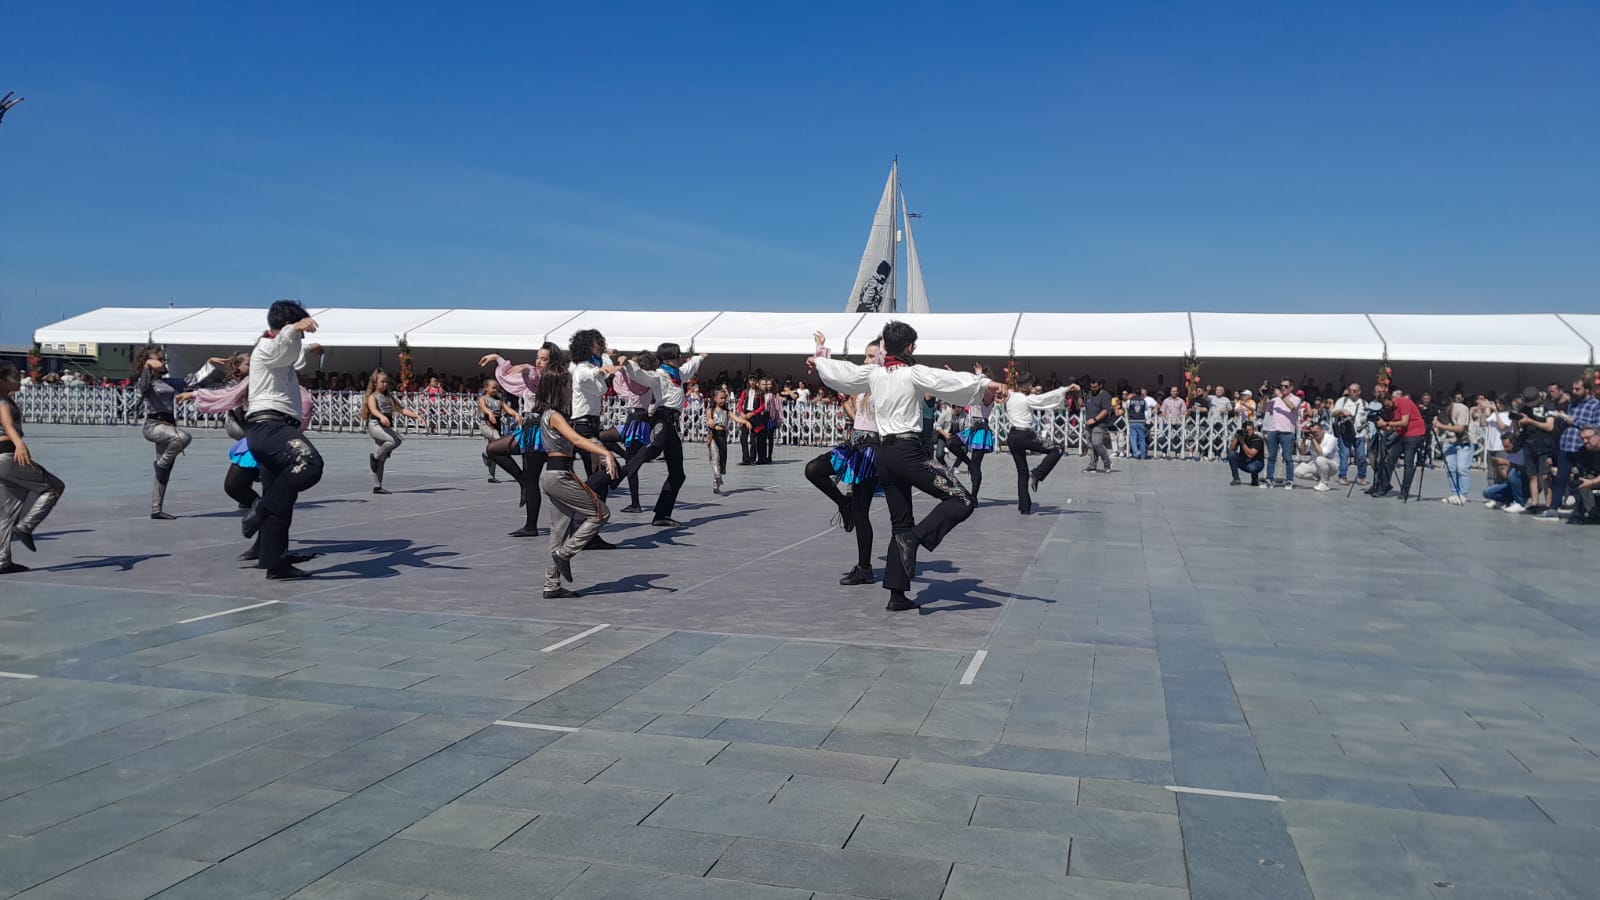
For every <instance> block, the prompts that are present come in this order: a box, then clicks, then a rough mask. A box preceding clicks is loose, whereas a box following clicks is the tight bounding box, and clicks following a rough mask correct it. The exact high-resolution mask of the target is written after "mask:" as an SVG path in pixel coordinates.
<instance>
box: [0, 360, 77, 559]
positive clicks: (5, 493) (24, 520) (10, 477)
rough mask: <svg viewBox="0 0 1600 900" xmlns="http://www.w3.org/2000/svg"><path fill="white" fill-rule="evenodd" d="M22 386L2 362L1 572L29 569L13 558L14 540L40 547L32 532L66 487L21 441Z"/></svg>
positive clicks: (11, 367) (19, 378) (14, 370)
mask: <svg viewBox="0 0 1600 900" xmlns="http://www.w3.org/2000/svg"><path fill="white" fill-rule="evenodd" d="M21 389H22V376H21V375H20V374H19V373H18V372H17V367H16V366H14V365H12V364H11V363H0V575H11V574H14V573H17V572H26V571H28V567H27V566H24V565H22V564H21V563H17V562H13V561H12V559H11V543H12V542H13V541H15V542H16V543H19V544H21V545H22V546H24V547H26V548H28V550H30V551H34V550H37V549H38V548H37V547H36V546H34V543H33V533H34V531H35V530H37V529H38V527H39V526H40V525H41V524H43V523H44V520H45V517H46V516H48V515H50V510H52V509H54V508H55V505H56V501H58V500H60V499H61V495H62V493H63V492H65V491H66V489H67V486H66V484H65V483H63V482H62V480H61V479H59V478H57V477H56V476H54V475H51V474H50V473H49V472H47V471H45V468H44V466H41V465H39V464H38V463H37V462H35V461H34V459H33V455H32V454H30V453H29V452H28V445H27V443H26V442H24V441H23V440H22V407H20V406H18V405H17V401H16V399H15V395H16V393H17V391H19V390H21ZM29 497H32V498H33V502H32V503H29V502H28V498H29Z"/></svg>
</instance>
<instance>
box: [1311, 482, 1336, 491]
mask: <svg viewBox="0 0 1600 900" xmlns="http://www.w3.org/2000/svg"><path fill="white" fill-rule="evenodd" d="M1312 490H1314V491H1323V492H1327V491H1331V490H1333V488H1331V487H1328V483H1327V482H1326V481H1319V482H1317V486H1316V487H1314V488H1312Z"/></svg>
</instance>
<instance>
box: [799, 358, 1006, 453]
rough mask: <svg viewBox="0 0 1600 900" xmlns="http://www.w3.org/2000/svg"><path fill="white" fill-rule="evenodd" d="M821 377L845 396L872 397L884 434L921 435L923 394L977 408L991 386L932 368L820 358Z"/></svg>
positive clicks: (968, 375)
mask: <svg viewBox="0 0 1600 900" xmlns="http://www.w3.org/2000/svg"><path fill="white" fill-rule="evenodd" d="M816 362H817V374H818V375H820V376H822V380H823V382H824V383H825V384H827V385H828V387H831V388H833V389H834V390H836V391H838V392H839V393H841V394H860V393H863V392H866V393H870V394H872V410H873V414H874V415H875V416H876V417H877V420H878V431H879V433H880V434H885V435H890V434H913V433H914V434H920V433H921V432H922V395H923V394H932V395H934V396H935V397H938V398H939V399H940V400H943V401H945V402H946V403H954V404H956V405H958V406H976V405H977V404H978V402H979V401H980V400H982V399H983V392H984V390H985V389H986V388H988V387H989V379H987V378H985V377H984V376H982V375H976V374H971V373H963V372H951V371H949V370H947V369H930V368H928V367H927V366H920V365H919V366H895V367H894V368H892V369H889V368H885V367H883V366H862V365H856V364H855V363H848V362H841V361H840V360H837V359H830V358H828V357H825V356H818V357H817V358H816Z"/></svg>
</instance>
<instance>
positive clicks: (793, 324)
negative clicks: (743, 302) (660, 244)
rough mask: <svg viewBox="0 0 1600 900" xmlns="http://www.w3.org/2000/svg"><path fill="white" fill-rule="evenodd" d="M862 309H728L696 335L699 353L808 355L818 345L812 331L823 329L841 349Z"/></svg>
mask: <svg viewBox="0 0 1600 900" xmlns="http://www.w3.org/2000/svg"><path fill="white" fill-rule="evenodd" d="M860 322H861V313H753V312H731V311H730V312H725V313H723V314H722V315H720V316H718V317H717V318H716V320H715V321H713V322H712V323H711V324H709V325H707V326H706V327H705V330H704V331H701V332H700V334H699V335H698V336H697V337H695V339H694V349H695V352H696V353H747V354H757V353H773V354H793V355H795V356H805V355H806V354H808V353H810V352H811V348H812V347H814V346H816V343H815V342H814V341H813V340H812V337H811V335H812V333H814V332H818V331H820V332H822V334H823V336H824V337H826V338H827V339H828V342H829V343H830V344H831V345H832V346H833V347H834V348H835V349H838V348H840V347H843V346H844V339H845V337H846V336H848V335H849V334H850V331H851V329H853V328H855V327H856V325H858V324H860Z"/></svg>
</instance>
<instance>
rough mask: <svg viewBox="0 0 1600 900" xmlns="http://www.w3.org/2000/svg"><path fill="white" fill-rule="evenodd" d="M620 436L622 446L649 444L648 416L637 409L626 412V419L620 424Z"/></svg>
mask: <svg viewBox="0 0 1600 900" xmlns="http://www.w3.org/2000/svg"><path fill="white" fill-rule="evenodd" d="M621 434H622V443H623V445H624V446H636V445H639V444H648V443H650V414H649V413H648V412H645V411H644V410H642V409H637V408H635V409H630V410H628V419H627V421H625V422H623V423H622V431H621Z"/></svg>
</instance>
